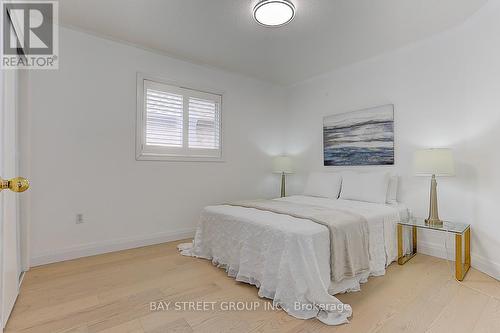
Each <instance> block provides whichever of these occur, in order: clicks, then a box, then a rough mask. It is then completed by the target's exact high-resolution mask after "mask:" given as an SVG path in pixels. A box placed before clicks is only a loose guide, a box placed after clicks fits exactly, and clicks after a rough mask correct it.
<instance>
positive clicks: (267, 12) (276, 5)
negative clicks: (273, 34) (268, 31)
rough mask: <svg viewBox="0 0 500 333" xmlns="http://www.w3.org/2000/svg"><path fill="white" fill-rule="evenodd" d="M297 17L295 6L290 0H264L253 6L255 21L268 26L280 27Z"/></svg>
mask: <svg viewBox="0 0 500 333" xmlns="http://www.w3.org/2000/svg"><path fill="white" fill-rule="evenodd" d="M294 17H295V6H294V5H293V3H292V2H290V1H289V0H262V1H260V2H259V3H257V4H256V5H255V7H254V8H253V18H254V19H255V21H256V22H257V23H259V24H261V25H263V26H266V27H280V26H282V25H285V24H287V23H289V22H290V21H291V20H293V18H294Z"/></svg>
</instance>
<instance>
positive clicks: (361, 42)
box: [59, 0, 487, 85]
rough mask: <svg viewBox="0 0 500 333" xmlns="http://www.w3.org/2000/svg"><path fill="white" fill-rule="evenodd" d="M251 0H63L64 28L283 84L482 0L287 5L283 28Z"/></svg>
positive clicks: (423, 33)
mask: <svg viewBox="0 0 500 333" xmlns="http://www.w3.org/2000/svg"><path fill="white" fill-rule="evenodd" d="M256 1H257V0H142V1H139V0H62V1H60V2H59V4H60V15H61V21H62V24H63V25H66V26H70V27H74V28H78V29H82V30H86V31H88V32H92V33H95V34H98V35H102V36H106V37H109V38H113V39H116V40H121V41H125V42H128V43H133V44H136V45H139V46H142V47H146V48H150V49H155V50H158V51H160V52H163V53H166V54H169V55H171V56H174V57H178V58H182V59H186V60H189V61H192V62H196V63H201V64H208V65H211V66H215V67H219V68H221V69H226V70H230V71H234V72H239V73H242V74H245V75H249V76H253V77H258V78H261V79H264V80H267V81H271V82H274V83H279V84H283V85H289V84H293V83H296V82H299V81H302V80H304V79H307V78H310V77H312V76H314V75H317V74H320V73H323V72H325V71H329V70H333V69H335V68H338V67H341V66H344V65H347V64H350V63H354V62H357V61H360V60H363V59H367V58H370V57H372V56H375V55H377V54H380V53H382V52H385V51H388V50H391V49H395V48H398V47H401V46H402V45H405V44H408V43H410V42H414V41H417V40H420V39H423V38H425V37H428V36H430V35H433V34H436V33H438V32H441V31H444V30H446V29H448V28H450V27H452V26H454V25H457V24H460V23H461V22H463V21H464V20H465V19H466V18H467V17H468V16H470V15H472V14H473V13H474V12H475V11H477V10H478V9H479V8H480V7H481V6H482V5H484V4H485V3H486V2H487V0H292V1H293V2H294V4H295V5H296V7H297V16H296V17H295V19H294V20H293V21H292V22H291V23H290V24H288V25H286V26H284V27H281V28H265V27H261V26H259V25H258V24H257V23H255V22H254V21H253V17H252V7H253V4H255V2H256Z"/></svg>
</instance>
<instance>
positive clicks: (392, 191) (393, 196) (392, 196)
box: [387, 175, 399, 204]
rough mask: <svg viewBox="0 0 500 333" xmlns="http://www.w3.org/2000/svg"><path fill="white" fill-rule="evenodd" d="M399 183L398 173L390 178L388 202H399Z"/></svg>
mask: <svg viewBox="0 0 500 333" xmlns="http://www.w3.org/2000/svg"><path fill="white" fill-rule="evenodd" d="M398 183H399V177H398V176H397V175H391V176H390V178H389V188H388V190H387V203H388V204H396V203H398Z"/></svg>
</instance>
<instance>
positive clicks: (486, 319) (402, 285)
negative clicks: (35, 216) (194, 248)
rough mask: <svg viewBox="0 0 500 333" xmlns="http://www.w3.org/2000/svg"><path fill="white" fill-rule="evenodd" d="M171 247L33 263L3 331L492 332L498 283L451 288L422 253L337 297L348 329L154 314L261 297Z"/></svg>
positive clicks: (498, 324) (484, 279)
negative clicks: (155, 307) (163, 307)
mask: <svg viewBox="0 0 500 333" xmlns="http://www.w3.org/2000/svg"><path fill="white" fill-rule="evenodd" d="M178 243H179V242H174V243H167V244H161V245H155V246H149V247H143V248H139V249H133V250H127V251H121V252H115V253H109V254H104V255H99V256H94V257H88V258H83V259H78V260H73V261H67V262H63V263H57V264H52V265H47V266H42V267H37V268H34V269H32V270H31V271H29V272H28V273H27V275H26V277H25V280H24V283H23V286H22V290H21V294H20V295H19V298H18V300H17V303H16V306H15V308H14V311H13V313H12V317H11V319H10V320H9V322H8V325H7V329H6V332H37V333H43V332H50V333H55V332H66V333H69V332H72V333H84V332H85V333H88V332H107V333H110V332H116V333H126V332H133V333H139V332H157V333H160V332H162V333H163V332H174V331H175V332H193V331H194V332H356V333H357V332H361V333H364V332H500V282H498V281H496V280H494V279H492V278H490V277H488V276H486V275H484V274H482V273H480V272H478V271H476V270H474V269H471V271H469V274H468V275H467V277H466V279H465V281H464V283H463V285H462V284H459V283H458V282H456V281H455V280H454V279H453V278H452V276H453V268H452V267H451V266H450V264H449V263H448V262H446V261H444V260H440V259H436V258H433V257H429V256H425V255H420V254H419V255H417V256H416V257H415V258H413V259H412V260H411V261H410V262H408V263H407V264H406V265H404V266H398V265H397V264H393V265H391V266H390V267H389V268H388V271H387V274H386V275H385V276H383V277H376V278H371V279H370V280H369V281H368V283H366V284H365V285H363V287H362V291H361V292H357V293H350V294H344V295H339V296H338V297H339V298H340V299H341V300H342V301H344V302H347V303H349V304H351V305H352V307H353V310H354V315H353V317H352V320H351V323H350V324H347V325H342V326H337V327H329V326H325V325H324V324H322V323H321V322H319V321H318V320H316V319H312V320H305V321H304V320H298V319H295V318H293V317H291V316H288V315H287V314H286V313H284V312H283V311H264V310H262V309H261V310H258V311H242V312H237V311H231V312H224V311H219V310H217V311H208V312H207V311H205V312H203V311H173V310H170V311H163V312H152V311H150V302H151V301H158V300H166V301H173V302H176V301H214V302H230V301H249V302H252V301H260V302H261V304H264V302H268V301H266V300H261V299H259V298H258V296H257V289H256V288H255V287H253V286H249V285H246V284H241V283H237V282H235V281H234V280H233V279H231V278H229V277H227V275H226V273H225V272H224V271H223V270H222V269H219V268H216V267H214V266H212V264H211V263H210V262H208V261H206V260H202V259H194V258H189V257H183V256H181V255H179V254H178V253H177V251H176V248H175V247H176V245H177V244H178ZM219 304H220V303H219ZM226 304H227V303H226ZM262 307H263V306H262Z"/></svg>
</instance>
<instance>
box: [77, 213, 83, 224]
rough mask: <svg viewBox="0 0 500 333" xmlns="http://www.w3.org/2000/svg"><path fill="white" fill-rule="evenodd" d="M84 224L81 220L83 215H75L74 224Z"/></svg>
mask: <svg viewBox="0 0 500 333" xmlns="http://www.w3.org/2000/svg"><path fill="white" fill-rule="evenodd" d="M83 222H85V221H84V220H83V214H76V224H80V223H83Z"/></svg>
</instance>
